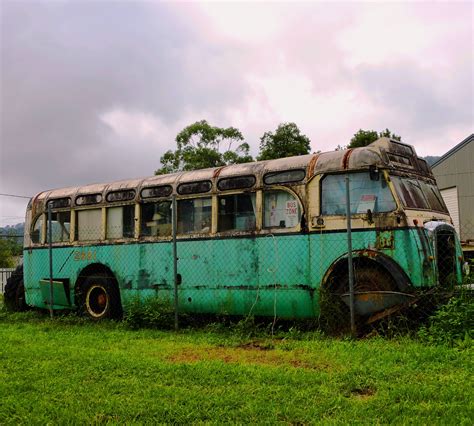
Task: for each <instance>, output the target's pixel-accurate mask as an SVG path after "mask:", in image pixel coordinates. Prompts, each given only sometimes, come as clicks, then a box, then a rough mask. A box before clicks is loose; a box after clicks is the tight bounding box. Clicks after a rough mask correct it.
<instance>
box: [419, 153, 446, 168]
mask: <svg viewBox="0 0 474 426" xmlns="http://www.w3.org/2000/svg"><path fill="white" fill-rule="evenodd" d="M422 158H423V159H424V160H426V162H427V163H428V164H429V165H430V166H432V165H433V164H434V163H436V162H437V161H438V160H439V159H440V158H441V157H440V156H439V155H428V156H426V157H422Z"/></svg>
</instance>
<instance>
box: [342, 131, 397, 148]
mask: <svg viewBox="0 0 474 426" xmlns="http://www.w3.org/2000/svg"><path fill="white" fill-rule="evenodd" d="M382 137H386V138H390V139H395V140H397V141H399V140H401V137H400V136H398V135H396V134H395V133H392V132H391V131H390V130H389V129H385V130H383V131H382V132H379V133H377V132H376V131H375V130H362V129H359V131H358V132H357V133H355V134H354V136H353V137H352V139H351V141H350V143H349V145H347V148H360V147H363V146H367V145H370V144H371V143H372V142H375V141H376V140H377V139H378V138H382ZM341 148H342V147H341V146H340V145H338V147H337V148H336V150H339V149H341Z"/></svg>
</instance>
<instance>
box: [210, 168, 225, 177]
mask: <svg viewBox="0 0 474 426" xmlns="http://www.w3.org/2000/svg"><path fill="white" fill-rule="evenodd" d="M225 168H226V166H222V167H219V168H217V169H215V170H214V172H213V174H212V177H213V178H214V179H215V178H218V177H219V175H220V174H221V172H222V170H224V169H225Z"/></svg>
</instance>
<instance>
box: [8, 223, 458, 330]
mask: <svg viewBox="0 0 474 426" xmlns="http://www.w3.org/2000/svg"><path fill="white" fill-rule="evenodd" d="M86 224H87V223H86ZM160 225H165V226H162V227H161V228H160V227H159V226H160ZM189 225H190V224H183V223H176V226H175V228H173V223H172V220H171V223H165V224H158V226H157V225H156V224H154V226H156V234H154V235H146V236H143V237H139V238H134V237H130V235H133V233H130V231H129V230H128V228H127V226H129V225H127V222H124V221H123V219H122V220H121V221H120V223H118V224H116V225H112V224H109V225H108V226H107V227H106V229H103V228H102V227H101V226H99V227H94V226H84V227H82V228H80V231H79V232H78V233H77V235H76V236H75V238H74V239H75V240H78V241H75V242H74V243H70V233H69V230H70V228H68V224H64V223H63V224H62V225H61V224H60V223H59V224H58V223H54V221H51V225H50V226H49V227H48V229H51V233H47V236H46V237H45V238H46V244H44V245H43V246H38V247H36V248H35V249H33V250H30V251H29V252H28V253H25V265H26V267H25V270H24V272H23V270H21V269H19V270H16V272H15V271H14V270H12V269H9V270H5V272H3V273H2V274H1V275H0V276H1V277H2V291H3V290H4V289H5V283H6V279H7V278H8V277H9V276H11V277H13V278H14V279H15V280H18V282H20V280H21V281H22V282H23V280H25V282H27V283H28V286H27V290H26V302H27V303H28V304H30V305H33V306H37V307H41V308H44V309H49V308H51V307H53V308H54V309H66V310H67V309H71V308H73V309H79V310H80V311H82V312H84V313H86V314H87V315H89V316H91V317H92V318H101V317H103V316H120V315H121V314H122V313H123V311H125V312H128V311H129V310H130V307H133V306H135V307H136V306H137V304H140V305H141V306H145V304H146V303H145V301H154V302H155V307H158V308H159V309H162V310H163V312H165V311H166V312H168V313H171V314H176V317H177V319H179V317H180V316H182V315H185V314H186V315H193V314H206V313H212V314H218V315H239V316H265V317H269V318H271V319H272V321H273V322H274V323H275V322H276V321H277V320H280V319H295V318H321V315H323V316H324V318H331V317H332V318H331V320H332V322H333V323H334V321H335V322H337V321H340V322H343V321H346V322H347V321H349V318H350V317H349V308H350V286H349V267H348V264H349V261H348V256H347V253H348V238H347V232H346V230H345V229H342V230H340V232H327V231H325V230H324V229H321V231H320V232H312V233H308V232H306V230H305V229H302V230H301V231H299V232H293V230H291V229H286V228H283V227H282V228H274V229H270V230H268V233H266V234H264V235H262V234H261V233H260V234H257V233H252V232H248V231H241V230H233V231H232V232H222V233H217V234H211V228H208V230H205V231H202V229H200V230H199V231H196V228H195V227H194V225H193V226H189ZM186 226H187V229H189V232H184V231H183V229H185V228H186ZM62 227H64V228H65V230H64V229H62V230H61V229H60V228H62ZM173 229H176V232H173ZM174 235H176V238H173V237H174ZM50 239H51V240H52V241H53V243H52V245H51V249H50V247H49V246H48V242H49V240H50ZM174 241H175V243H174ZM351 244H352V250H353V269H352V270H353V277H354V294H355V296H354V298H355V301H354V310H355V315H356V319H357V318H358V319H363V321H367V320H368V319H369V318H372V317H374V320H375V319H377V316H376V315H375V316H374V315H373V314H374V313H376V312H380V311H384V312H386V310H387V309H391V307H393V306H400V305H404V306H406V307H409V306H411V305H418V306H420V302H419V300H418V299H417V297H416V296H414V295H413V294H412V291H411V290H412V289H411V288H410V285H413V286H415V287H418V288H422V289H423V290H424V291H425V293H428V294H429V293H430V292H431V291H432V289H433V288H435V289H437V294H438V295H439V294H440V290H441V293H443V294H449V293H450V292H452V284H454V283H456V282H459V278H460V276H461V274H462V272H463V271H462V269H463V266H462V262H461V261H460V259H461V256H462V254H461V252H460V251H459V245H457V244H456V237H455V234H454V233H453V231H452V228H451V227H450V226H444V225H441V226H439V227H438V228H437V232H436V233H425V232H424V231H423V230H417V229H415V228H412V229H407V230H402V231H400V232H395V231H393V230H392V231H386V230H384V231H382V230H376V229H371V230H363V231H361V230H359V229H356V230H354V231H353V232H352V239H351ZM174 249H175V250H176V252H175V253H176V255H174V251H173V250H174ZM175 259H176V260H175ZM393 265H399V267H398V269H397V268H395V267H394V266H393ZM50 268H51V269H50ZM15 277H16V278H15ZM10 295H11V294H10ZM427 311H428V310H427Z"/></svg>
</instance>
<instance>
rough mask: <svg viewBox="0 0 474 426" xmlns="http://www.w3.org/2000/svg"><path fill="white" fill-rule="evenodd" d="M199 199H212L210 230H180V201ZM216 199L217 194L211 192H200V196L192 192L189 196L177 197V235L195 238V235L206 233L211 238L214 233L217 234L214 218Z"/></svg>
mask: <svg viewBox="0 0 474 426" xmlns="http://www.w3.org/2000/svg"><path fill="white" fill-rule="evenodd" d="M199 199H209V200H210V201H211V215H210V218H211V223H210V226H209V231H208V232H200V231H193V232H179V202H180V201H188V200H199ZM214 199H215V195H213V194H210V193H205V194H200V195H198V196H195V195H193V194H190V195H189V196H186V197H180V198H176V213H177V215H176V236H177V237H178V238H193V237H194V236H196V235H198V236H201V235H206V236H207V237H209V238H211V237H212V235H214V234H215V232H214V226H215V225H217V223H216V224H215V223H214V222H215V218H214Z"/></svg>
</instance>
